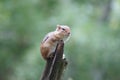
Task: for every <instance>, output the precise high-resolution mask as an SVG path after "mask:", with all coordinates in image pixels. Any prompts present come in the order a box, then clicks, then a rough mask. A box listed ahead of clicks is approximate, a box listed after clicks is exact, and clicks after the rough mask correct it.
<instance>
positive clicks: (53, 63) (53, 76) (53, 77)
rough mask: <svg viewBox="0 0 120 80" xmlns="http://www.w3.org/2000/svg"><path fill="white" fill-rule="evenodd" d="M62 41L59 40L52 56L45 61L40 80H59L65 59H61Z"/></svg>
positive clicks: (65, 63) (65, 64) (64, 66)
mask: <svg viewBox="0 0 120 80" xmlns="http://www.w3.org/2000/svg"><path fill="white" fill-rule="evenodd" d="M63 52H64V42H63V41H59V43H58V45H57V47H56V50H55V53H54V57H53V58H50V59H49V60H47V62H46V66H45V69H44V72H43V74H42V77H41V79H40V80H61V77H62V74H63V71H64V69H65V68H66V66H67V61H66V59H65V58H64V59H63Z"/></svg>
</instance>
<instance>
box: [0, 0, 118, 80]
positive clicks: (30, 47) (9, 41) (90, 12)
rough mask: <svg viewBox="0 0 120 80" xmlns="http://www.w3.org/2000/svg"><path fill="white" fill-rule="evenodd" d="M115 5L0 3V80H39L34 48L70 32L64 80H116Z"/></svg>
mask: <svg viewBox="0 0 120 80" xmlns="http://www.w3.org/2000/svg"><path fill="white" fill-rule="evenodd" d="M119 14H120V0H101V1H100V0H0V80H39V79H40V75H41V74H42V72H43V69H44V65H45V61H44V60H43V59H42V57H41V56H40V51H39V44H40V41H41V40H42V39H43V37H44V36H45V34H46V33H48V32H50V31H53V30H54V29H55V28H56V25H57V24H66V25H68V26H70V27H71V33H72V35H71V38H70V40H69V41H68V42H67V43H66V45H65V52H64V53H65V54H66V57H67V60H68V62H69V65H68V67H67V69H66V71H65V74H64V78H63V79H64V80H119V79H120V64H119V61H120V54H119V53H120V49H119V48H120V15H119Z"/></svg>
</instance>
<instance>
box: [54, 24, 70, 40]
mask: <svg viewBox="0 0 120 80" xmlns="http://www.w3.org/2000/svg"><path fill="white" fill-rule="evenodd" d="M56 31H57V32H58V34H59V35H60V36H61V37H62V38H63V40H64V41H65V40H66V39H68V37H70V35H71V32H70V28H69V27H68V26H67V25H57V28H56Z"/></svg>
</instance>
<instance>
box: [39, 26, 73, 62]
mask: <svg viewBox="0 0 120 80" xmlns="http://www.w3.org/2000/svg"><path fill="white" fill-rule="evenodd" d="M70 34H71V32H70V28H69V27H68V26H66V25H57V28H56V30H55V31H53V32H50V33H48V34H47V35H46V36H45V38H44V39H43V41H42V42H41V45H40V51H41V55H42V57H43V58H44V59H45V60H47V59H48V58H50V57H52V56H53V53H54V52H55V49H56V46H57V44H58V42H59V41H60V40H63V41H64V43H65V42H66V41H67V40H68V39H69V37H70Z"/></svg>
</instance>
